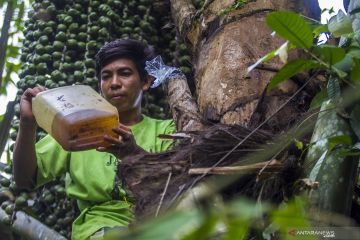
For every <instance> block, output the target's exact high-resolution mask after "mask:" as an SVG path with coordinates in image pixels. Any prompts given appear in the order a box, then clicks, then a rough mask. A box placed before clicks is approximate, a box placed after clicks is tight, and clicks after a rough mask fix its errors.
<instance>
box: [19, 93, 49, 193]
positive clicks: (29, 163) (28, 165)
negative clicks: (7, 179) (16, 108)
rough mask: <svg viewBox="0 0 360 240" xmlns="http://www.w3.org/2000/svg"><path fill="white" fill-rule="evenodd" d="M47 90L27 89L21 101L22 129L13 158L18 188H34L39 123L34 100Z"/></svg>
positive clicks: (20, 129)
mask: <svg viewBox="0 0 360 240" xmlns="http://www.w3.org/2000/svg"><path fill="white" fill-rule="evenodd" d="M44 90H45V88H44V87H41V86H38V87H35V88H33V89H30V88H29V89H27V90H26V91H25V92H24V94H23V95H22V96H21V99H20V127H19V132H18V136H17V138H16V142H15V148H14V156H13V175H14V179H15V182H16V185H17V187H19V188H27V189H30V188H33V187H34V185H35V178H36V169H37V163H36V153H35V142H36V137H35V133H36V128H37V123H36V120H35V117H34V115H33V113H32V104H31V101H32V98H34V97H35V96H36V95H37V94H38V93H39V92H42V91H44Z"/></svg>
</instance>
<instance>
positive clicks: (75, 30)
mask: <svg viewBox="0 0 360 240" xmlns="http://www.w3.org/2000/svg"><path fill="white" fill-rule="evenodd" d="M68 30H69V32H70V33H78V32H79V24H78V23H76V22H74V23H71V24H70V25H69V28H68Z"/></svg>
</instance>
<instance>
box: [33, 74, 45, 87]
mask: <svg viewBox="0 0 360 240" xmlns="http://www.w3.org/2000/svg"><path fill="white" fill-rule="evenodd" d="M46 80H47V78H46V77H45V76H44V75H38V76H36V77H35V82H36V83H37V84H40V85H42V86H43V85H44V84H45V81H46Z"/></svg>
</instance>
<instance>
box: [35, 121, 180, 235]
mask: <svg viewBox="0 0 360 240" xmlns="http://www.w3.org/2000/svg"><path fill="white" fill-rule="evenodd" d="M130 128H131V130H132V133H133V135H134V137H135V140H136V143H137V144H138V145H139V146H140V147H142V148H143V149H144V150H146V151H148V152H162V151H166V150H168V149H169V148H170V147H171V146H172V143H173V142H172V141H169V140H161V139H159V138H158V137H157V136H158V135H159V134H171V133H174V132H175V131H176V128H175V124H174V122H173V121H172V120H156V119H152V118H150V117H147V116H144V118H143V120H142V121H141V122H140V123H137V124H136V125H133V126H131V127H130ZM36 156H37V166H38V170H37V186H41V185H43V184H45V183H47V182H49V181H51V180H53V179H54V178H55V177H57V176H60V175H62V174H63V173H66V192H67V194H68V196H69V197H72V198H75V199H76V200H77V203H78V206H79V209H80V211H81V213H80V215H79V216H78V217H77V219H76V220H75V221H74V223H73V227H72V239H75V240H78V239H81V240H82V239H88V238H89V236H91V235H92V234H94V233H95V232H96V231H98V230H99V229H101V228H103V227H115V226H127V225H128V224H129V223H130V222H131V220H132V219H133V212H132V208H131V205H132V204H131V203H129V202H127V200H126V197H125V194H124V191H123V190H122V189H120V191H119V192H120V193H119V198H120V199H121V200H114V198H113V195H112V193H113V190H114V186H115V175H116V171H117V159H116V157H115V156H113V155H112V154H110V153H105V152H98V151H96V150H94V149H93V150H88V151H80V152H67V151H65V150H64V149H63V148H62V147H61V146H60V145H59V144H58V143H57V142H56V141H55V140H54V139H53V138H52V137H51V136H50V135H47V136H46V137H44V138H43V139H41V140H40V141H39V142H38V143H37V144H36Z"/></svg>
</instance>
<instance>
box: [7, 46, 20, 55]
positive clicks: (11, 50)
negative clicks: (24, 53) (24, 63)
mask: <svg viewBox="0 0 360 240" xmlns="http://www.w3.org/2000/svg"><path fill="white" fill-rule="evenodd" d="M19 52H20V47H18V46H13V45H8V46H7V49H6V57H12V58H16V57H17V56H18V55H19Z"/></svg>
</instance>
